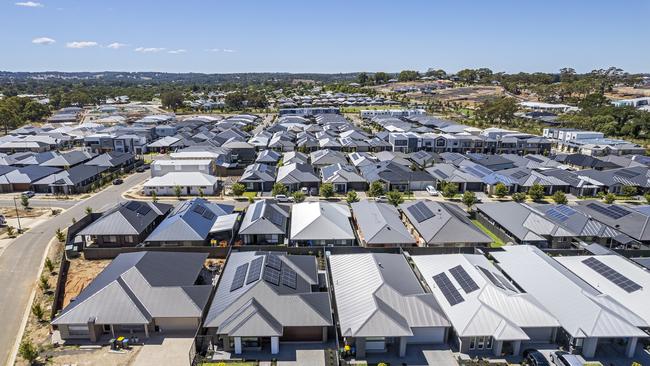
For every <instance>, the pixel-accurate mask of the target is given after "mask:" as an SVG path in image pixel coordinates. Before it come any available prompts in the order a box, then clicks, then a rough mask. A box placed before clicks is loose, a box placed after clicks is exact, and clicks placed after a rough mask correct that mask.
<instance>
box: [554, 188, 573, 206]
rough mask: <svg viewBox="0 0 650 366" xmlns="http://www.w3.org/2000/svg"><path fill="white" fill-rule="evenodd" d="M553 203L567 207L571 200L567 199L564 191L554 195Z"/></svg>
mask: <svg viewBox="0 0 650 366" xmlns="http://www.w3.org/2000/svg"><path fill="white" fill-rule="evenodd" d="M553 201H554V202H555V203H557V204H558V205H566V204H567V203H569V200H568V199H567V198H566V194H564V192H562V191H557V192H555V193H553Z"/></svg>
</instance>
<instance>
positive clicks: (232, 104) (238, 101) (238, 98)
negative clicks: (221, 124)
mask: <svg viewBox="0 0 650 366" xmlns="http://www.w3.org/2000/svg"><path fill="white" fill-rule="evenodd" d="M245 100H246V96H245V95H244V93H241V92H234V93H229V94H228V95H226V98H224V103H226V108H228V109H230V110H233V111H237V110H240V109H242V108H243V107H244V101H245Z"/></svg>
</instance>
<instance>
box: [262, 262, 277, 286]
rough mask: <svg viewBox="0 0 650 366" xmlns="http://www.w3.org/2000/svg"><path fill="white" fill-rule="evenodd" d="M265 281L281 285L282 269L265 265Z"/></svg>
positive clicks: (263, 275)
mask: <svg viewBox="0 0 650 366" xmlns="http://www.w3.org/2000/svg"><path fill="white" fill-rule="evenodd" d="M262 278H264V281H266V282H268V283H271V284H273V285H276V286H278V285H280V271H278V270H277V269H274V268H271V267H269V266H265V267H264V273H263V274H262Z"/></svg>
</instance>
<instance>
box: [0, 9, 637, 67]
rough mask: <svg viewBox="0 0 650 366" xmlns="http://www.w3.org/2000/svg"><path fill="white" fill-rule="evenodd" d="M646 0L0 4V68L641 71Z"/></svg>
mask: <svg viewBox="0 0 650 366" xmlns="http://www.w3.org/2000/svg"><path fill="white" fill-rule="evenodd" d="M649 14H650V1H648V0H620V1H613V0H611V1H605V0H491V1H485V0H449V1H447V0H428V1H426V0H423V1H411V0H400V1H384V0H373V1H366V0H329V1H320V0H286V1H285V0H274V1H269V0H259V1H257V0H230V1H218V0H212V1H208V0H205V1H199V0H182V1H181V0H174V1H170V0H157V1H154V0H112V1H101V0H13V1H8V0H0V25H1V30H0V47H1V49H0V70H3V71H161V72H203V73H231V72H294V73H300V72H316V73H335V72H359V71H368V72H376V71H387V72H397V71H400V70H405V69H414V70H419V71H425V70H427V69H428V68H430V67H432V68H442V69H444V70H446V71H447V72H456V71H458V70H460V69H463V68H468V67H469V68H478V67H489V68H491V69H492V70H493V71H495V72H498V71H505V72H519V71H524V72H535V71H541V72H557V71H558V70H559V69H560V68H562V67H573V68H575V69H576V70H577V71H578V72H588V71H591V70H593V69H598V68H607V67H609V66H617V67H620V68H622V69H624V70H625V71H628V72H650V17H649Z"/></svg>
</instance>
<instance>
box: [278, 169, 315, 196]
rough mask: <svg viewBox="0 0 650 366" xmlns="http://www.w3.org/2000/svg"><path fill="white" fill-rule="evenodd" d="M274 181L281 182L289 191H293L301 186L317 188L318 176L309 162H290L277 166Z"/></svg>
mask: <svg viewBox="0 0 650 366" xmlns="http://www.w3.org/2000/svg"><path fill="white" fill-rule="evenodd" d="M276 183H282V184H284V185H285V186H286V187H287V189H288V190H289V192H295V191H298V190H300V188H302V187H306V188H318V186H319V185H320V177H319V176H318V175H316V173H315V172H314V168H313V167H312V166H311V165H310V164H306V163H290V164H284V165H282V166H281V167H279V168H278V174H277V178H276Z"/></svg>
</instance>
